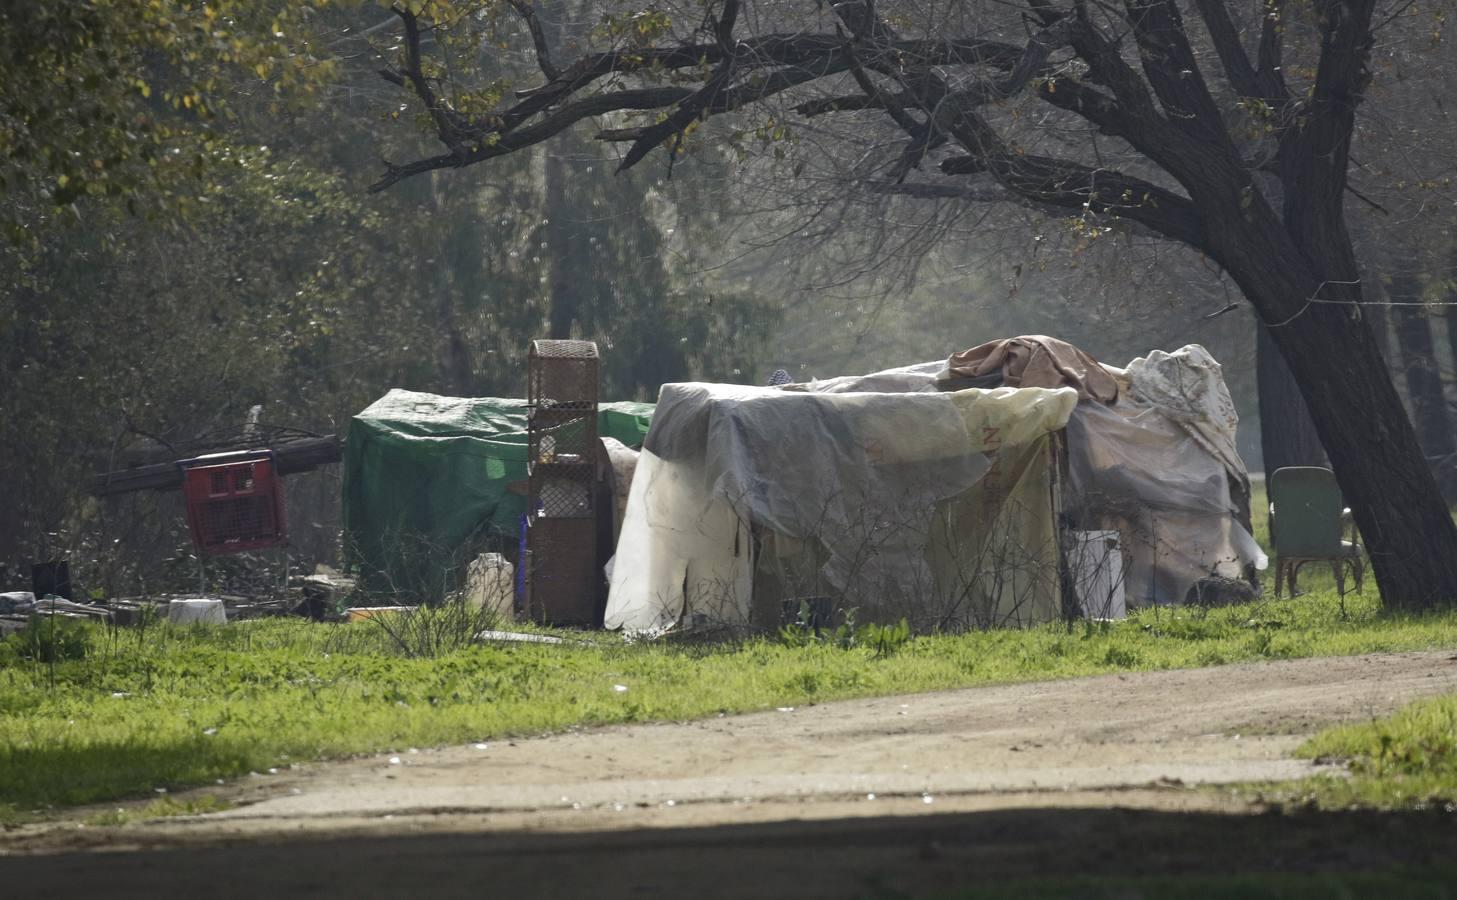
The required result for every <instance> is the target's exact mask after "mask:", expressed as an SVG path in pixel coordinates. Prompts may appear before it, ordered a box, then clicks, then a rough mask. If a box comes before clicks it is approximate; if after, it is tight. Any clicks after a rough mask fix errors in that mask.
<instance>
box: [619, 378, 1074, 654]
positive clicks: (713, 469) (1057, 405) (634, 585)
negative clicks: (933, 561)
mask: <svg viewBox="0 0 1457 900" xmlns="http://www.w3.org/2000/svg"><path fill="white" fill-rule="evenodd" d="M1076 403H1077V394H1076V392H1075V391H1072V390H1070V389H1058V390H1045V389H1040V388H1024V389H1011V388H1000V389H996V390H975V389H972V390H965V391H956V392H949V393H934V392H918V393H874V392H861V391H844V392H833V391H784V390H779V389H775V388H756V387H743V386H737V385H719V384H669V385H664V386H663V389H662V392H661V394H660V396H659V400H658V406H657V410H656V412H655V413H654V417H653V427H652V430H651V431H650V432H649V434H648V438H647V442H646V444H645V446H644V452H643V454H642V456H641V457H640V459H639V461H638V469H637V472H636V475H635V477H634V479H633V485H632V491H631V494H630V496H629V499H628V510H627V517H626V519H625V521H624V523H623V528H622V534H621V537H620V538H619V540H618V545H617V556H616V559H615V561H614V563H613V573H612V584H611V592H610V595H609V598H608V603H607V611H606V625H607V627H608V628H623V629H626V630H628V631H632V632H656V631H661V630H663V629H664V628H666V627H669V626H671V625H672V624H673V623H674V622H676V621H677V620H678V618H679V617H680V616H681V615H682V614H683V613H684V612H685V611H689V612H701V613H703V614H705V615H707V616H709V617H711V618H713V619H715V620H719V621H730V622H743V621H747V620H748V618H749V613H750V608H749V604H750V600H751V597H752V585H753V559H752V556H753V534H752V530H751V528H750V526H751V525H752V526H753V527H755V528H758V529H763V530H766V531H768V532H772V533H773V534H775V535H777V536H782V537H784V538H788V539H791V540H797V541H813V542H815V543H816V544H817V545H819V546H821V547H822V548H823V549H824V551H825V552H826V554H827V559H826V560H825V561H824V563H823V566H822V568H821V570H820V574H821V575H822V576H823V580H824V583H825V584H826V585H828V586H829V587H830V588H832V589H833V590H834V591H835V593H836V595H837V596H838V597H839V598H840V599H841V602H842V604H843V605H844V606H846V607H850V606H857V605H860V604H861V602H867V603H868V602H873V601H874V600H876V599H877V598H879V597H882V596H884V595H885V594H886V592H888V591H896V590H904V589H905V587H906V586H908V585H915V586H929V585H931V584H933V583H934V582H935V573H934V572H932V571H931V569H930V564H929V563H928V560H927V555H928V554H927V549H928V548H927V540H928V535H929V534H931V532H932V525H933V522H932V517H933V515H934V514H935V512H936V506H937V504H939V503H941V502H943V501H946V500H949V499H951V498H954V497H957V496H959V495H962V494H965V493H966V492H967V491H968V490H970V489H971V488H972V487H973V486H975V485H976V484H977V483H978V482H979V481H981V480H982V479H983V476H985V475H987V473H988V472H989V471H991V470H992V469H993V461H992V460H991V459H989V458H988V455H987V453H986V452H985V451H988V450H997V451H998V452H999V453H1006V452H1007V450H1008V449H1009V448H1012V447H1026V446H1029V445H1032V444H1034V443H1035V442H1036V441H1038V440H1039V439H1040V438H1042V437H1043V436H1045V435H1047V434H1048V433H1050V432H1053V431H1056V430H1059V429H1061V428H1062V427H1064V426H1065V424H1066V423H1067V420H1068V416H1069V415H1070V414H1071V413H1072V410H1073V407H1074V406H1075V405H1076ZM1035 514H1036V513H1027V514H1026V515H1035ZM1041 518H1043V519H1044V520H1046V524H1047V526H1048V527H1049V528H1050V527H1051V522H1050V520H1051V509H1050V503H1045V504H1044V505H1043V509H1042V512H1041Z"/></svg>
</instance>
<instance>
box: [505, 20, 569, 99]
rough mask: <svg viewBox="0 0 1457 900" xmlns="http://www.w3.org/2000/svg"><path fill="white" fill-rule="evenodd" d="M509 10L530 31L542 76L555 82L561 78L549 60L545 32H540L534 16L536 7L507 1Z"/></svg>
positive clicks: (559, 71) (549, 51)
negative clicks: (515, 13) (523, 21)
mask: <svg viewBox="0 0 1457 900" xmlns="http://www.w3.org/2000/svg"><path fill="white" fill-rule="evenodd" d="M509 2H510V4H511V8H512V9H514V10H516V12H517V13H519V14H520V15H521V18H522V19H525V20H526V27H527V28H528V29H530V30H531V42H532V43H533V44H534V45H535V46H536V64H537V65H538V66H539V67H541V71H542V74H544V75H545V76H546V77H547V80H548V81H555V80H557V78H559V77H561V70H560V69H558V68H557V67H556V64H555V63H553V62H552V60H551V48H550V47H549V46H547V43H546V32H545V31H543V30H542V27H541V20H540V19H539V18H537V16H536V7H534V6H532V5H531V4H530V3H528V2H527V0H509Z"/></svg>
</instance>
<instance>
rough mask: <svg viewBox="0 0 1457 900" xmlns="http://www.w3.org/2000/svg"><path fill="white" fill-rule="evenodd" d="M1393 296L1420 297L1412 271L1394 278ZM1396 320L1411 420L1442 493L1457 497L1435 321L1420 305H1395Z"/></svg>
mask: <svg viewBox="0 0 1457 900" xmlns="http://www.w3.org/2000/svg"><path fill="white" fill-rule="evenodd" d="M1391 298H1392V300H1394V301H1397V302H1400V303H1413V302H1416V301H1419V300H1420V299H1421V284H1420V282H1419V281H1418V280H1417V278H1416V276H1415V275H1413V274H1412V273H1410V272H1401V273H1398V274H1395V275H1393V276H1392V277H1391ZM1392 313H1393V318H1395V320H1396V338H1397V343H1398V344H1399V345H1400V346H1401V362H1402V367H1403V369H1404V371H1405V373H1406V390H1407V396H1408V397H1409V398H1410V399H1411V409H1412V419H1413V423H1414V424H1415V425H1416V430H1417V436H1418V438H1419V439H1420V440H1421V445H1422V449H1423V451H1425V453H1426V456H1427V462H1428V463H1429V464H1430V465H1431V466H1432V468H1433V469H1434V470H1435V471H1436V474H1437V484H1438V485H1439V486H1440V487H1441V489H1442V496H1444V497H1446V498H1447V499H1448V500H1451V499H1453V498H1454V497H1457V477H1454V472H1453V468H1452V464H1453V458H1454V456H1457V442H1454V440H1453V435H1452V423H1451V418H1450V416H1449V415H1448V414H1447V398H1446V397H1445V396H1443V393H1442V375H1441V372H1440V371H1438V368H1437V347H1436V342H1435V341H1434V340H1433V338H1432V323H1431V320H1430V319H1428V318H1427V311H1426V310H1425V309H1423V308H1422V307H1419V306H1397V307H1393V308H1392Z"/></svg>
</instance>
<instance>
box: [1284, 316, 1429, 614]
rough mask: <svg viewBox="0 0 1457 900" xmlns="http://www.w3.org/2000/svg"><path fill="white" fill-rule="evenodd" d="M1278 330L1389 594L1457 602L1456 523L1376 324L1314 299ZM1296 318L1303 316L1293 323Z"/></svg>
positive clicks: (1396, 603)
mask: <svg viewBox="0 0 1457 900" xmlns="http://www.w3.org/2000/svg"><path fill="white" fill-rule="evenodd" d="M1301 319H1302V320H1303V321H1301V322H1300V327H1289V326H1288V325H1287V326H1286V327H1283V328H1275V329H1272V334H1273V336H1274V338H1275V341H1276V343H1277V344H1279V346H1280V349H1281V350H1282V352H1283V354H1284V356H1285V359H1286V361H1287V363H1288V364H1289V366H1290V369H1291V371H1292V372H1294V374H1295V376H1296V378H1297V379H1298V380H1299V382H1300V385H1301V388H1302V392H1303V393H1304V395H1305V400H1306V403H1307V404H1308V406H1309V409H1310V412H1311V416H1312V418H1313V419H1314V421H1315V425H1316V429H1317V431H1318V432H1319V434H1320V437H1321V443H1322V444H1323V445H1324V446H1325V449H1326V452H1327V453H1328V454H1329V456H1330V460H1331V465H1332V468H1333V469H1334V470H1335V473H1336V480H1337V481H1338V482H1339V483H1340V485H1341V491H1342V492H1343V493H1344V494H1345V497H1346V501H1347V502H1348V503H1349V504H1350V506H1351V510H1352V513H1353V514H1354V515H1355V518H1356V525H1357V527H1358V528H1359V529H1360V531H1361V536H1362V539H1363V541H1364V542H1365V545H1366V549H1367V552H1368V555H1369V556H1370V558H1371V567H1372V570H1373V571H1374V572H1375V574H1376V582H1377V585H1378V586H1379V587H1380V590H1381V597H1382V601H1383V602H1384V603H1385V604H1386V605H1387V606H1389V607H1392V608H1398V609H1411V610H1418V609H1430V608H1432V607H1433V606H1436V605H1439V604H1446V603H1451V602H1452V601H1453V600H1454V599H1457V555H1454V554H1452V553H1450V552H1448V551H1449V550H1450V548H1452V547H1453V546H1457V526H1454V525H1453V523H1452V517H1451V515H1450V513H1449V512H1448V510H1447V504H1446V503H1445V502H1444V501H1443V500H1442V499H1441V495H1440V493H1439V491H1438V490H1437V485H1436V482H1435V479H1434V478H1433V475H1432V471H1431V469H1430V468H1429V467H1428V466H1426V465H1425V457H1424V456H1423V454H1422V450H1421V445H1420V444H1419V443H1418V441H1417V436H1416V432H1415V430H1414V429H1413V428H1412V425H1411V421H1410V420H1409V419H1408V418H1407V415H1406V411H1405V410H1404V409H1403V408H1402V405H1401V398H1400V397H1399V396H1398V395H1397V392H1396V388H1395V386H1394V385H1393V384H1392V382H1391V378H1390V376H1389V375H1388V374H1387V372H1386V367H1385V364H1384V361H1383V360H1382V358H1381V352H1380V348H1379V347H1378V346H1377V345H1376V340H1375V338H1374V337H1373V336H1372V334H1371V330H1370V328H1368V327H1367V326H1366V324H1365V323H1364V322H1363V321H1362V320H1359V319H1356V320H1353V319H1352V318H1351V317H1350V315H1349V312H1348V310H1347V309H1346V308H1345V307H1341V306H1336V305H1313V306H1310V307H1309V308H1308V309H1307V310H1306V312H1305V313H1304V314H1302V316H1301ZM1291 324H1294V323H1291Z"/></svg>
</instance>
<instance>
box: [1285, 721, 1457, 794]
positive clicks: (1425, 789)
mask: <svg viewBox="0 0 1457 900" xmlns="http://www.w3.org/2000/svg"><path fill="white" fill-rule="evenodd" d="M1297 753H1298V754H1299V755H1301V756H1304V757H1307V758H1312V759H1337V760H1347V761H1348V764H1349V766H1350V771H1351V777H1350V778H1319V779H1311V780H1310V781H1308V782H1302V783H1300V784H1297V785H1287V786H1285V787H1283V788H1281V789H1280V790H1278V791H1277V792H1276V795H1275V796H1276V798H1277V799H1280V800H1282V801H1285V802H1296V803H1308V804H1314V805H1316V806H1319V807H1323V808H1328V809H1337V808H1345V807H1352V806H1363V807H1374V808H1377V809H1409V808H1417V809H1420V808H1425V807H1435V808H1445V809H1451V807H1452V805H1453V803H1454V802H1457V695H1451V694H1449V695H1447V696H1443V697H1436V698H1433V699H1429V700H1418V701H1416V702H1414V703H1411V704H1408V705H1407V706H1404V707H1402V708H1401V709H1399V710H1397V711H1396V712H1395V713H1394V714H1392V715H1390V716H1388V717H1386V718H1384V719H1378V720H1376V721H1374V722H1366V723H1362V724H1358V725H1343V726H1339V727H1336V728H1331V729H1329V730H1327V731H1323V732H1321V733H1320V734H1318V735H1316V736H1315V737H1313V738H1311V739H1310V740H1309V741H1307V742H1306V743H1305V744H1304V745H1302V746H1301V747H1300V749H1299V750H1298V751H1297Z"/></svg>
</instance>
